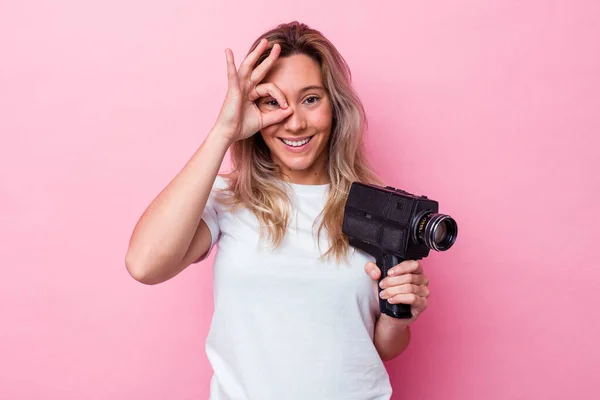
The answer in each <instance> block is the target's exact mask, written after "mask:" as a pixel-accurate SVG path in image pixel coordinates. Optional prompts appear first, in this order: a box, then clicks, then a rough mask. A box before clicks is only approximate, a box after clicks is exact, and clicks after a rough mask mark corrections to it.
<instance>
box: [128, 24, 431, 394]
mask: <svg viewBox="0 0 600 400" xmlns="http://www.w3.org/2000/svg"><path fill="white" fill-rule="evenodd" d="M225 52H226V60H227V78H228V90H227V94H226V97H225V101H224V103H223V106H222V108H221V111H220V114H219V116H218V118H217V121H216V123H215V124H214V127H213V129H212V130H211V131H210V133H209V134H208V136H207V137H206V139H205V141H204V143H203V144H202V145H201V146H200V148H199V149H198V150H197V151H196V152H195V154H194V155H193V156H192V158H191V159H190V160H189V162H188V163H187V164H186V165H185V167H184V168H183V169H182V171H180V172H179V174H178V175H177V176H176V177H175V178H174V179H173V180H172V181H171V182H170V183H169V184H168V186H167V187H166V188H165V189H164V190H163V191H162V192H161V193H160V194H159V195H158V196H157V198H156V199H155V200H154V201H153V202H152V203H151V204H150V206H149V207H148V209H147V210H146V211H145V213H144V214H143V216H142V217H141V218H140V220H139V222H138V224H137V226H136V228H135V230H134V232H133V235H132V238H131V242H130V246H129V250H128V253H127V257H126V265H127V269H128V271H129V273H130V274H131V275H132V276H133V277H134V278H135V279H137V280H138V281H140V282H143V283H145V284H157V283H160V282H164V281H166V280H167V279H170V278H172V277H173V276H175V275H177V274H178V273H180V272H181V271H182V270H183V269H184V268H186V267H188V266H189V265H191V264H193V263H197V262H200V261H202V260H204V259H205V258H206V257H207V255H208V254H209V253H210V252H211V249H212V247H213V246H214V245H215V244H216V243H217V241H218V242H219V250H218V252H217V254H216V258H215V264H214V300H215V303H214V304H215V310H214V316H213V320H212V325H211V328H210V332H209V335H208V338H207V343H206V351H207V356H208V358H209V361H210V363H211V365H212V367H213V370H214V375H213V379H212V382H211V397H210V398H211V399H260V400H267V399H278V400H279V399H288V400H289V399H302V400H307V399H311V400H317V399H328V400H330V399H344V400H346V399H361V400H364V399H389V398H390V397H391V392H392V390H391V386H390V382H389V377H388V375H387V373H386V370H385V367H384V364H383V361H386V360H390V359H392V358H394V357H396V356H397V355H398V354H400V353H401V352H402V351H403V350H404V349H405V348H406V346H407V345H408V343H409V340H410V329H409V325H410V324H411V323H413V322H414V321H415V320H416V319H417V318H418V316H419V315H420V314H421V312H422V311H423V310H425V308H426V306H427V297H428V295H429V291H428V288H427V285H428V279H427V277H426V276H425V275H423V271H422V269H421V267H420V265H419V263H418V262H417V261H405V262H403V263H401V264H399V265H398V266H396V267H395V268H394V269H393V270H392V271H393V272H390V274H389V275H391V276H388V277H386V279H385V280H383V281H382V287H383V288H385V290H383V291H382V297H383V298H385V299H388V301H389V302H390V303H406V304H411V305H412V313H413V317H412V318H411V319H409V320H399V319H394V318H391V317H388V316H387V315H385V314H380V313H379V306H378V293H377V292H378V290H377V281H378V279H379V274H380V271H379V269H378V268H377V267H376V265H375V264H373V262H372V261H373V260H372V259H371V257H370V256H368V255H366V254H364V253H362V252H360V251H357V250H355V249H353V248H351V247H349V245H348V241H347V239H346V238H345V237H344V235H343V233H342V231H341V226H342V218H343V208H344V203H345V199H346V196H347V194H348V190H349V188H350V185H351V183H352V182H353V181H362V182H372V183H380V182H379V180H378V179H377V178H376V176H375V175H374V174H373V172H371V170H370V169H369V167H368V166H367V162H366V160H365V155H364V150H363V130H364V125H365V118H364V112H363V108H362V105H361V103H360V100H359V99H358V97H357V96H356V94H355V93H354V91H353V89H352V87H351V83H350V71H349V69H348V67H347V65H346V63H345V61H344V59H343V58H342V56H341V55H340V54H339V53H338V52H337V50H336V49H335V47H334V46H333V45H332V44H331V43H330V42H329V41H328V40H327V39H326V38H325V37H324V36H323V35H322V34H321V33H320V32H318V31H316V30H313V29H310V28H309V27H307V26H306V25H304V24H300V23H297V22H294V23H290V24H282V25H280V26H278V27H277V28H275V29H273V30H270V31H268V32H266V33H265V34H263V35H262V36H261V37H260V38H259V39H257V41H256V42H255V43H254V44H253V45H252V48H251V51H250V52H249V53H248V55H247V57H246V59H245V60H244V61H243V62H242V63H241V64H240V67H239V69H237V68H236V65H235V62H234V57H233V54H232V52H231V51H230V50H229V49H227V50H226V51H225ZM228 150H231V159H232V164H233V171H232V172H231V173H229V174H226V175H218V171H219V168H220V166H221V163H222V161H223V157H224V156H225V154H226V152H227V151H228Z"/></svg>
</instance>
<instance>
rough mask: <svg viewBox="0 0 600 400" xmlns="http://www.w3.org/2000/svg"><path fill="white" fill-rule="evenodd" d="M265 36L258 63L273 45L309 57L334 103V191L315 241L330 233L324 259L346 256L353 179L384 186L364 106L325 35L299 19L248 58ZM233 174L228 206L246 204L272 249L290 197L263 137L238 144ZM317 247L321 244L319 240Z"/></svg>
mask: <svg viewBox="0 0 600 400" xmlns="http://www.w3.org/2000/svg"><path fill="white" fill-rule="evenodd" d="M263 38H266V39H267V40H268V42H269V45H268V48H267V49H266V50H265V51H264V52H263V53H262V54H261V56H260V58H259V59H258V61H257V62H256V64H255V65H254V67H256V66H258V65H259V64H260V63H261V62H262V61H263V60H264V59H265V58H266V57H268V55H269V53H270V51H271V48H272V47H273V45H274V44H275V43H277V44H279V45H280V46H281V53H280V56H279V58H284V57H290V56H293V55H296V54H305V55H307V56H309V57H311V58H312V59H313V60H315V61H316V62H317V63H318V64H319V66H320V67H321V77H322V80H323V85H324V87H325V90H326V91H327V93H328V94H329V98H330V100H331V102H332V111H333V115H332V127H331V135H330V139H329V146H328V157H327V173H328V176H329V182H330V190H329V194H328V198H327V201H326V203H325V207H324V208H323V211H322V212H321V214H320V216H319V218H318V219H317V221H315V224H318V229H317V232H316V234H317V238H318V237H320V235H321V232H322V230H323V229H325V231H326V232H327V234H328V235H327V237H328V239H329V249H327V251H326V252H325V253H324V254H322V258H328V257H331V256H333V257H334V258H335V259H336V260H338V261H341V260H344V259H345V258H346V255H347V251H348V247H349V245H348V238H347V237H346V235H344V234H343V232H342V221H343V216H344V205H345V202H346V199H347V197H348V192H349V190H350V186H351V184H352V182H354V181H360V182H365V183H375V184H381V183H382V182H381V181H380V179H379V177H378V176H377V175H376V174H375V173H374V172H373V171H372V169H371V168H370V167H369V165H368V162H367V158H366V156H365V149H364V141H363V140H364V139H363V138H364V133H365V130H366V126H367V120H366V116H365V111H364V108H363V105H362V103H361V101H360V99H359V98H358V96H357V94H356V92H355V91H354V89H353V87H352V84H351V72H350V68H349V66H348V64H347V63H346V61H345V60H344V58H343V57H342V55H341V54H340V53H339V52H338V51H337V49H336V48H335V46H334V45H333V44H332V43H331V42H330V41H329V40H328V39H327V38H325V36H324V35H323V34H321V32H319V31H317V30H315V29H312V28H310V27H308V26H307V25H306V24H303V23H299V22H297V21H294V22H290V23H286V24H281V25H279V26H277V27H275V28H274V29H271V30H269V31H267V32H265V33H264V34H262V35H261V36H260V37H259V38H257V39H256V41H255V42H254V43H253V44H252V46H251V48H250V50H249V51H248V54H249V53H250V52H252V50H254V48H256V46H257V45H258V44H259V43H260V41H261V40H262V39H263ZM230 150H231V151H230V157H231V162H232V172H230V173H227V174H223V176H224V177H226V178H228V179H229V187H228V188H227V192H228V193H229V196H226V197H224V198H225V199H226V200H224V201H225V202H227V203H229V204H230V205H232V206H243V207H246V208H247V209H249V210H250V211H251V212H253V213H254V214H255V215H256V217H257V218H258V220H259V221H260V224H261V235H264V234H267V235H268V237H269V239H270V240H271V243H272V245H273V246H274V247H277V246H278V245H279V243H280V242H281V240H282V238H283V237H284V235H285V232H286V229H287V226H288V222H289V219H290V207H289V205H290V199H289V197H288V195H287V192H286V189H285V186H284V185H283V184H282V180H281V171H280V170H279V168H278V166H277V165H275V164H274V162H273V160H272V159H271V155H270V151H269V149H268V147H267V145H266V144H265V142H264V140H263V138H262V136H261V135H260V134H256V135H253V136H251V137H249V138H247V139H244V140H240V141H237V142H235V143H234V144H233V145H232V146H231V148H230ZM317 243H320V242H319V241H318V240H317Z"/></svg>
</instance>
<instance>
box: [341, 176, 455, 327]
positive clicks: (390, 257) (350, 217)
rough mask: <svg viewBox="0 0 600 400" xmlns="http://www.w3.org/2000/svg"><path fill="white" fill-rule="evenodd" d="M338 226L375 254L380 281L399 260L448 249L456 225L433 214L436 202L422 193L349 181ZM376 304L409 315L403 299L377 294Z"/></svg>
mask: <svg viewBox="0 0 600 400" xmlns="http://www.w3.org/2000/svg"><path fill="white" fill-rule="evenodd" d="M342 231H343V232H344V233H345V234H346V235H347V236H348V238H349V242H350V245H351V246H353V247H356V248H358V249H360V250H362V251H364V252H366V253H368V254H370V255H371V256H373V257H375V260H376V264H377V266H378V267H379V269H380V270H381V278H380V279H379V282H381V280H383V278H385V277H386V276H387V274H388V271H389V270H390V269H391V268H392V267H394V266H395V265H397V264H398V263H400V262H402V261H404V260H419V259H421V258H423V257H427V255H428V254H429V251H430V250H436V251H446V250H448V249H449V248H450V247H451V246H452V245H453V244H454V242H455V241H456V236H457V234H458V226H457V224H456V221H455V220H454V219H453V218H452V217H450V216H448V215H444V214H438V203H437V202H436V201H434V200H431V199H428V198H427V197H426V196H416V195H414V194H411V193H408V192H406V191H404V190H400V189H396V188H393V187H391V186H386V187H380V186H376V185H370V184H364V183H360V182H353V183H352V186H351V188H350V193H349V194H348V199H347V200H346V205H345V208H344V222H343V226H342ZM381 290H382V289H381V288H379V292H381ZM379 308H380V310H381V312H382V313H385V314H387V315H389V316H392V317H395V318H411V317H412V313H411V311H410V305H408V304H390V303H389V302H388V301H387V300H383V299H381V298H380V299H379Z"/></svg>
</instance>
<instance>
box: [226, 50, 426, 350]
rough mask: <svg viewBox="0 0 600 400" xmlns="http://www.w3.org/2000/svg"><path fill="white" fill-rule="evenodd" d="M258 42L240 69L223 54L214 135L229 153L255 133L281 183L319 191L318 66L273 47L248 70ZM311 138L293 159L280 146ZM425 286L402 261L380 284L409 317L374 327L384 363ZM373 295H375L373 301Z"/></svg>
mask: <svg viewBox="0 0 600 400" xmlns="http://www.w3.org/2000/svg"><path fill="white" fill-rule="evenodd" d="M267 46H268V43H267V41H266V40H263V41H262V42H261V43H260V44H259V45H258V46H257V48H256V49H255V50H254V51H253V52H252V53H250V54H249V55H248V57H246V59H245V60H244V61H243V62H242V64H241V65H240V68H239V69H237V68H236V66H235V61H234V58H233V53H232V52H231V50H230V49H226V58H227V77H228V92H227V96H226V98H225V101H224V103H223V106H222V109H221V112H220V114H219V118H218V120H217V123H216V124H215V129H214V131H215V132H217V133H215V135H216V137H217V138H219V140H220V141H223V143H225V147H228V146H229V145H230V144H231V143H233V142H235V141H236V140H241V139H244V138H247V137H250V136H252V135H253V134H255V133H256V132H260V133H259V134H260V135H261V136H262V137H263V139H264V141H265V143H266V145H267V146H268V148H269V150H270V151H271V157H272V159H273V161H274V162H275V163H276V164H278V165H279V166H280V168H281V170H282V173H283V178H284V179H287V180H289V181H290V182H293V183H297V184H310V185H316V184H324V183H328V182H329V178H328V176H327V173H326V161H327V155H328V154H327V152H328V148H329V147H328V142H329V139H330V136H331V125H332V105H331V99H330V98H329V97H328V95H327V92H326V91H325V89H324V88H323V83H322V80H321V71H320V67H319V65H318V64H317V63H316V62H315V61H314V60H312V59H311V58H310V57H308V56H306V55H294V56H290V57H285V58H279V53H280V50H281V49H280V47H279V46H278V45H274V46H273V48H272V50H271V53H270V55H269V56H268V57H267V58H266V59H265V60H264V61H263V62H262V63H261V64H260V65H259V66H257V67H256V68H254V69H252V68H251V66H252V65H254V63H255V62H256V60H257V59H258V57H259V55H260V54H261V53H262V52H263V51H264V50H265V49H266V48H267ZM306 137H312V138H311V140H310V142H309V143H308V145H307V146H306V147H305V148H303V149H301V150H300V151H296V152H294V151H290V150H289V149H288V148H287V147H286V145H285V144H283V143H282V141H281V139H282V138H285V139H290V140H298V139H302V138H306ZM364 269H365V273H367V274H368V275H369V277H371V279H373V282H374V287H375V289H377V288H376V285H377V284H378V280H379V277H380V275H381V271H380V269H379V268H378V267H377V266H376V265H375V264H374V263H370V262H369V263H366V264H365V267H364ZM428 285H429V279H428V278H427V276H425V275H424V273H423V268H422V267H421V264H420V263H419V262H418V261H414V260H407V261H403V262H402V263H400V264H398V265H396V266H395V267H394V268H392V269H391V270H390V271H389V273H388V276H387V277H386V278H385V279H383V280H382V282H381V287H382V288H383V289H384V290H383V291H382V292H381V297H382V298H383V299H386V300H388V301H389V302H390V303H393V304H398V303H403V304H410V305H411V311H412V315H413V317H412V318H410V319H396V318H392V317H389V316H387V315H385V314H382V315H381V316H380V317H379V318H378V320H377V323H376V325H375V335H374V345H375V347H376V349H377V351H378V352H379V355H380V357H381V358H382V360H384V361H389V360H392V359H393V358H395V357H397V356H398V355H399V354H401V353H402V352H403V351H404V350H405V349H406V347H407V346H408V344H409V342H410V337H411V335H410V329H409V326H410V325H411V324H413V323H414V322H415V321H416V320H417V319H418V318H419V317H420V316H421V314H422V313H423V312H424V311H425V309H426V308H427V298H428V297H429V288H428ZM377 292H378V291H377V290H376V291H375V295H376V296H378V294H377Z"/></svg>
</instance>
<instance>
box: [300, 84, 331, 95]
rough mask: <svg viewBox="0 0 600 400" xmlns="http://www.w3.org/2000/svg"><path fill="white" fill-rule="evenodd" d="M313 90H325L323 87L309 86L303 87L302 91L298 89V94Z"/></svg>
mask: <svg viewBox="0 0 600 400" xmlns="http://www.w3.org/2000/svg"><path fill="white" fill-rule="evenodd" d="M313 89H319V90H325V88H324V87H323V86H319V85H311V86H306V87H303V88H302V89H300V93H302V92H306V91H307V90H313Z"/></svg>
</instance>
